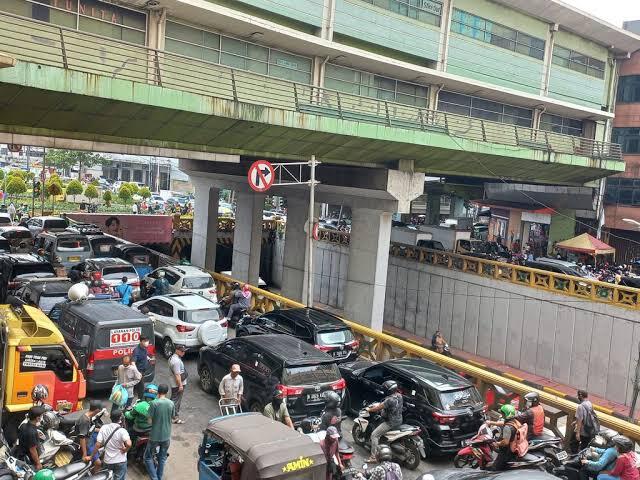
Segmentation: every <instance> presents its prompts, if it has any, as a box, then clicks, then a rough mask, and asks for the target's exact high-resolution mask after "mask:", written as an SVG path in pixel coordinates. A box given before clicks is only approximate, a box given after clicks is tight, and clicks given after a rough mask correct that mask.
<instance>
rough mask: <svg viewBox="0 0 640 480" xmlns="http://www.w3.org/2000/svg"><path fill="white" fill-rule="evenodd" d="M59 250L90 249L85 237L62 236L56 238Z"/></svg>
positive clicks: (83, 250)
mask: <svg viewBox="0 0 640 480" xmlns="http://www.w3.org/2000/svg"><path fill="white" fill-rule="evenodd" d="M57 250H58V251H59V252H88V251H89V250H91V246H90V245H89V240H87V237H83V236H78V237H64V238H59V239H58V248H57Z"/></svg>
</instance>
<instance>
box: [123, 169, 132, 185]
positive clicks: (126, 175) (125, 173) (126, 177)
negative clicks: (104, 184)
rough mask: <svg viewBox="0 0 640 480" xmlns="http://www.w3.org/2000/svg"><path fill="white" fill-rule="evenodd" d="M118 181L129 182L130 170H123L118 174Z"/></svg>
mask: <svg viewBox="0 0 640 480" xmlns="http://www.w3.org/2000/svg"><path fill="white" fill-rule="evenodd" d="M120 180H122V181H123V182H130V181H131V170H129V169H128V168H123V169H122V171H121V172H120Z"/></svg>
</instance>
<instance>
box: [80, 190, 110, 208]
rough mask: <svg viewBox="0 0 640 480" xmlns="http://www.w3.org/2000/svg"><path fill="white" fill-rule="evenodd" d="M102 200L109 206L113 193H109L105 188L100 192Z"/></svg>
mask: <svg viewBox="0 0 640 480" xmlns="http://www.w3.org/2000/svg"><path fill="white" fill-rule="evenodd" d="M85 195H86V193H85ZM102 200H104V203H106V204H107V207H110V206H111V202H112V201H113V194H112V193H111V190H107V191H106V192H104V193H103V194H102Z"/></svg>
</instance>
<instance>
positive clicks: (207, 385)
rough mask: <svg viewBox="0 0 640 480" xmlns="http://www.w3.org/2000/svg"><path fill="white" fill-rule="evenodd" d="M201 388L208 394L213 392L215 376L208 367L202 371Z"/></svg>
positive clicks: (204, 367)
mask: <svg viewBox="0 0 640 480" xmlns="http://www.w3.org/2000/svg"><path fill="white" fill-rule="evenodd" d="M200 386H201V387H202V390H204V391H205V392H207V393H212V392H213V374H212V373H211V370H210V369H209V367H207V366H206V365H204V366H203V367H202V368H201V369H200Z"/></svg>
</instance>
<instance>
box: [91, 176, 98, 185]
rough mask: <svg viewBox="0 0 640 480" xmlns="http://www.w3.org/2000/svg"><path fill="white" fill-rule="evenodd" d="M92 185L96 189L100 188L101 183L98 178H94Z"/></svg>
mask: <svg viewBox="0 0 640 480" xmlns="http://www.w3.org/2000/svg"><path fill="white" fill-rule="evenodd" d="M91 185H93V186H94V187H99V186H100V182H99V181H98V179H97V178H94V179H93V180H91Z"/></svg>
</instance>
